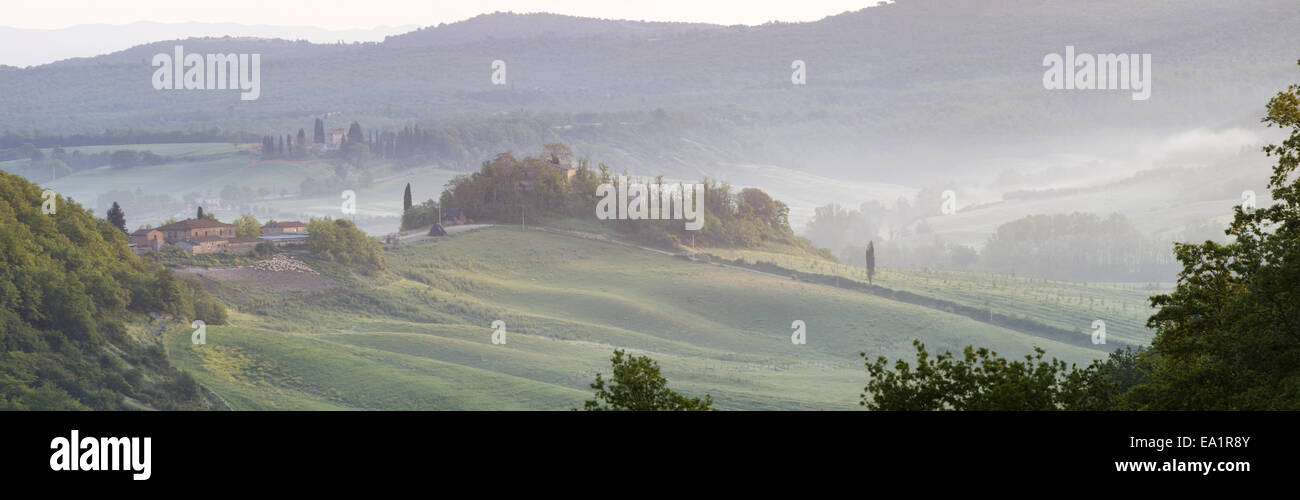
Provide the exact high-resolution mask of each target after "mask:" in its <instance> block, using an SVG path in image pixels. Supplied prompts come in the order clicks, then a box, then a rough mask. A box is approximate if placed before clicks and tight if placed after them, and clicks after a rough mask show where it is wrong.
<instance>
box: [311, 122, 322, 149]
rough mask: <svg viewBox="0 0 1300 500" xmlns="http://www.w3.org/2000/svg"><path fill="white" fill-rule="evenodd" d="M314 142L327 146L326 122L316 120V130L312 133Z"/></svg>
mask: <svg viewBox="0 0 1300 500" xmlns="http://www.w3.org/2000/svg"><path fill="white" fill-rule="evenodd" d="M312 142H314V143H316V144H325V120H322V119H320V118H317V119H316V130H315V131H314V132H312Z"/></svg>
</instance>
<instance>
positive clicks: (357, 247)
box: [307, 217, 386, 274]
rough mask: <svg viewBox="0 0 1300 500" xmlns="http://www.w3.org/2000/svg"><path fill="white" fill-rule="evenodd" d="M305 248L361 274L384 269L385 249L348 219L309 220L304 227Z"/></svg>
mask: <svg viewBox="0 0 1300 500" xmlns="http://www.w3.org/2000/svg"><path fill="white" fill-rule="evenodd" d="M307 233H308V236H307V248H308V249H309V250H311V251H312V252H313V253H316V254H317V255H321V256H323V257H325V258H326V259H329V260H331V261H336V262H340V263H343V264H350V265H352V266H354V267H355V268H356V269H357V270H358V271H360V272H361V273H362V274H372V273H374V272H375V271H379V270H381V269H384V267H386V263H385V262H384V248H383V245H380V244H379V242H378V241H376V240H375V239H373V238H371V237H369V236H366V233H364V232H362V231H361V230H360V229H357V226H356V225H355V224H353V223H352V221H350V220H347V219H330V218H323V219H322V218H314V217H313V218H312V219H311V220H310V221H309V222H308V223H307Z"/></svg>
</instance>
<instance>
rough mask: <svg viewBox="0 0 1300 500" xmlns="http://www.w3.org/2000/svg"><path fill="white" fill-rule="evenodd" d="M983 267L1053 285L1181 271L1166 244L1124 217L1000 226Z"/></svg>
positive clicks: (1038, 219) (1053, 218)
mask: <svg viewBox="0 0 1300 500" xmlns="http://www.w3.org/2000/svg"><path fill="white" fill-rule="evenodd" d="M981 257H982V260H983V261H984V267H985V268H987V269H990V270H993V271H996V272H1011V273H1016V274H1022V275H1032V276H1038V277H1043V278H1049V279H1060V280H1082V281H1106V280H1125V279H1161V278H1162V277H1164V276H1170V275H1172V274H1173V273H1174V272H1176V270H1177V265H1176V264H1175V263H1174V262H1173V260H1174V259H1173V254H1172V253H1171V252H1170V251H1169V248H1168V244H1167V243H1161V242H1160V241H1159V240H1157V239H1155V238H1150V237H1147V236H1146V235H1144V234H1142V233H1141V232H1139V231H1138V230H1137V228H1135V227H1134V226H1133V224H1132V223H1131V222H1129V220H1128V218H1126V217H1124V216H1123V215H1121V214H1111V215H1109V216H1106V217H1105V218H1102V217H1099V216H1097V215H1096V214H1090V213H1073V214H1057V215H1030V216H1026V217H1023V218H1020V219H1017V220H1014V221H1011V222H1008V223H1006V224H1003V225H1001V226H998V228H997V232H995V233H994V234H993V235H992V236H991V237H989V240H988V244H986V245H985V246H984V251H983V253H982V255H981Z"/></svg>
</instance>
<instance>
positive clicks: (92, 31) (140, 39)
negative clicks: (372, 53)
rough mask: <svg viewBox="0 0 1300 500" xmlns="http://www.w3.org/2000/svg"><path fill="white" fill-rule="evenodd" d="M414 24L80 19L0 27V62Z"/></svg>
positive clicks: (316, 39)
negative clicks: (54, 25) (48, 25)
mask: <svg viewBox="0 0 1300 500" xmlns="http://www.w3.org/2000/svg"><path fill="white" fill-rule="evenodd" d="M415 28H416V26H414V25H405V26H379V27H375V28H371V29H347V30H332V29H324V28H317V27H313V26H278V25H264V24H259V25H247V24H237V23H197V22H190V23H159V22H150V21H141V22H135V23H130V24H80V25H76V26H69V27H66V28H58V29H30V28H14V27H8V26H0V65H8V66H17V67H25V66H37V65H42V64H49V63H52V62H58V61H65V60H68V59H91V58H94V57H96V56H97V55H103V54H106V53H110V52H113V51H118V50H122V49H127V48H130V47H133V46H137V45H141V44H147V43H150V42H155V41H159V40H174V39H183V38H191V37H204V36H216V37H223V36H230V37H236V38H242V37H253V38H281V39H285V40H306V41H310V42H313V43H323V44H331V43H335V42H337V41H340V40H342V41H345V42H354V41H361V42H365V41H380V40H382V39H383V38H384V37H385V36H388V35H392V34H396V33H403V32H407V31H410V30H412V29H415Z"/></svg>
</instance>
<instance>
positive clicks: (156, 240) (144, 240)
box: [130, 229, 165, 255]
mask: <svg viewBox="0 0 1300 500" xmlns="http://www.w3.org/2000/svg"><path fill="white" fill-rule="evenodd" d="M163 245H165V243H164V242H163V233H162V231H159V230H157V229H141V230H138V231H136V232H134V233H131V243H130V246H131V251H132V252H135V253H136V254H137V255H140V254H146V253H149V252H157V251H158V250H159V249H161V248H162V247H163Z"/></svg>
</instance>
